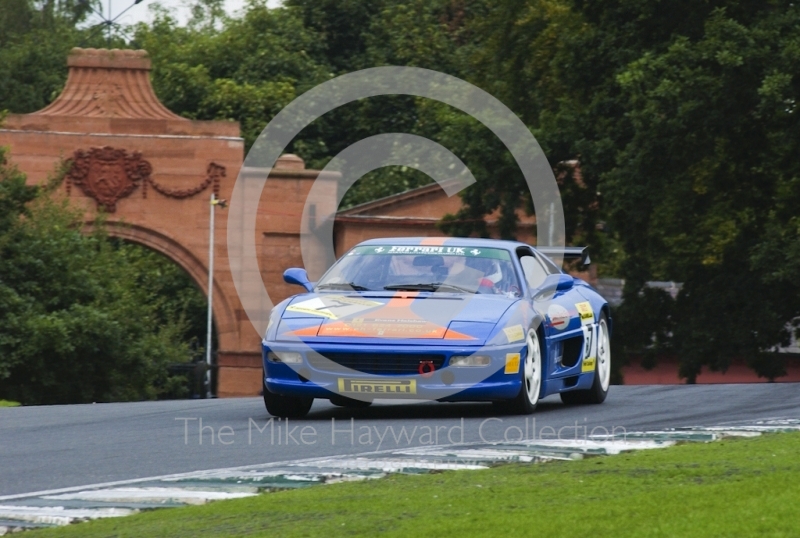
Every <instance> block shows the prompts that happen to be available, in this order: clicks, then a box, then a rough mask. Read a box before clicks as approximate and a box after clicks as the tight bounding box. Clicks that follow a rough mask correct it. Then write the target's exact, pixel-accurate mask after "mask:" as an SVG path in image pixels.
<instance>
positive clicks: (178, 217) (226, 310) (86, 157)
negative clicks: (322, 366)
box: [0, 49, 335, 396]
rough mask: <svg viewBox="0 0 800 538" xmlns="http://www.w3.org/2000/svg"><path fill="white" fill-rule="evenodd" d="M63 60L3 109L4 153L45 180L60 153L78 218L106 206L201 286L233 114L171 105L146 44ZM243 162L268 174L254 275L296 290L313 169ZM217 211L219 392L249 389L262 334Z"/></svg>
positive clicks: (238, 144)
mask: <svg viewBox="0 0 800 538" xmlns="http://www.w3.org/2000/svg"><path fill="white" fill-rule="evenodd" d="M67 63H68V65H69V76H68V79H67V83H66V85H65V87H64V90H63V91H62V93H61V95H59V96H58V98H57V99H56V100H55V101H54V102H53V103H51V104H50V105H49V106H47V107H46V108H44V109H42V110H40V111H38V112H34V113H32V114H16V115H15V114H12V115H10V116H8V117H7V118H6V121H5V123H4V125H2V126H1V127H2V128H0V145H4V146H9V148H10V159H11V162H12V163H14V164H16V165H17V166H18V167H19V168H20V170H22V171H23V172H25V173H26V174H27V176H28V181H29V182H30V183H41V182H44V181H46V180H47V179H48V177H49V176H51V175H52V174H53V173H54V171H55V170H57V169H58V168H59V167H60V166H61V163H62V162H63V161H64V159H69V162H68V163H67V164H68V170H69V171H68V174H67V176H66V179H65V181H64V184H63V186H62V187H61V191H60V194H61V195H63V196H66V197H69V199H70V203H71V204H72V205H73V206H75V207H78V208H80V209H82V210H83V211H84V212H85V220H86V222H87V224H89V225H91V223H92V222H94V221H95V220H96V217H97V214H98V211H104V212H106V213H107V216H106V217H105V218H104V222H106V225H107V226H108V228H109V233H110V234H111V235H113V236H116V237H120V238H122V239H126V240H128V241H133V242H135V243H139V244H142V245H144V246H146V247H148V248H152V249H153V250H156V251H158V252H160V253H161V254H163V255H165V256H167V257H168V258H170V259H172V260H173V261H174V262H175V263H177V264H178V265H180V266H181V267H182V268H183V269H184V270H186V272H187V273H189V275H190V276H191V277H192V278H193V279H194V281H195V282H196V283H197V284H198V285H199V286H200V288H201V290H203V293H206V290H207V289H208V266H207V263H208V250H209V244H208V241H209V236H208V228H209V202H210V196H211V193H214V194H215V195H216V196H217V197H218V198H223V199H229V198H230V195H231V192H232V190H233V184H234V180H235V179H236V178H237V176H238V175H239V172H240V169H241V167H242V162H243V159H244V141H243V140H242V138H241V137H240V136H239V125H238V124H237V123H235V122H229V121H191V120H188V119H185V118H182V117H180V116H177V115H176V114H173V113H172V112H171V111H169V110H168V109H167V108H166V107H164V105H163V104H161V103H160V102H159V101H158V99H157V98H156V96H155V94H154V92H153V89H152V87H151V86H150V78H149V71H150V60H149V58H148V57H147V53H146V52H145V51H132V50H103V49H73V50H72V52H71V53H70V56H69V58H68V60H67ZM0 108H2V103H0ZM265 123H266V120H265ZM243 172H244V173H243V174H242V178H243V180H244V181H247V180H248V178H252V177H263V176H265V175H268V176H269V178H270V181H269V182H268V183H269V184H268V185H267V188H266V189H264V192H262V193H261V203H260V206H259V210H258V211H259V214H258V220H257V222H258V224H257V226H258V229H257V231H256V232H257V237H258V238H259V239H258V241H259V242H258V243H257V245H256V250H257V253H258V256H259V263H260V266H261V277H262V280H263V282H264V283H265V284H267V285H268V286H269V288H270V294H271V296H272V297H273V300H276V301H277V300H281V299H283V298H284V297H287V296H289V295H290V294H291V293H293V292H295V291H296V290H292V289H291V288H290V287H289V286H288V285H285V284H284V283H283V282H282V277H281V275H282V272H283V270H284V269H285V268H286V267H290V266H299V265H302V260H301V255H300V250H299V242H300V241H299V239H300V234H301V233H306V232H308V229H309V228H308V223H306V224H302V223H301V222H300V221H301V215H302V206H303V201H304V200H305V197H306V194H307V193H308V191H309V189H310V187H311V184H312V183H313V182H314V181H315V180H316V179H318V175H319V173H318V172H316V171H313V170H306V169H305V165H304V164H303V161H302V160H301V159H299V158H297V157H295V156H284V157H281V159H279V160H278V163H277V164H276V166H275V168H274V169H272V170H265V169H252V170H250V169H248V170H245V171H243ZM272 179H277V180H278V181H272ZM334 188H335V186H334ZM253 195H258V194H257V193H253ZM332 199H335V196H333V197H332ZM217 215H218V216H217V218H216V219H215V236H214V243H215V250H214V252H215V256H214V258H215V260H214V266H215V274H214V287H213V289H214V317H215V321H216V326H217V334H218V343H219V347H218V351H217V357H218V367H219V371H218V384H217V390H218V396H245V395H255V394H258V393H259V391H260V390H261V353H260V341H261V338H260V335H259V334H258V333H257V332H256V330H255V329H254V328H253V325H252V324H251V323H250V320H249V319H248V317H247V315H246V314H245V312H244V309H243V308H242V305H241V302H240V301H239V297H238V295H237V293H236V289H235V287H234V285H233V279H232V276H231V273H230V268H229V263H228V253H227V248H226V240H227V232H228V227H229V226H232V227H236V226H240V225H241V223H238V222H231V220H232V219H229V218H228V215H227V214H226V213H225V211H224V210H221V211H220V212H219V213H217ZM266 307H267V305H265V309H266ZM265 315H266V313H265Z"/></svg>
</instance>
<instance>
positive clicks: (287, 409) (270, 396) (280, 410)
mask: <svg viewBox="0 0 800 538" xmlns="http://www.w3.org/2000/svg"><path fill="white" fill-rule="evenodd" d="M313 403H314V398H306V397H303V396H283V395H280V394H275V393H274V392H270V391H269V389H267V384H266V383H264V406H266V408H267V413H269V414H270V415H272V416H275V417H281V418H302V417H304V416H306V415H307V414H308V412H309V410H311V404H313Z"/></svg>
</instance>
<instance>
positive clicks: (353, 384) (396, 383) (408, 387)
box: [338, 377, 417, 394]
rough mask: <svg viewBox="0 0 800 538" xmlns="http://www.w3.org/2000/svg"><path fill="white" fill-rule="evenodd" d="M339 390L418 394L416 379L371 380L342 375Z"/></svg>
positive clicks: (357, 392) (359, 392) (366, 392)
mask: <svg viewBox="0 0 800 538" xmlns="http://www.w3.org/2000/svg"><path fill="white" fill-rule="evenodd" d="M338 381H339V392H342V393H356V394H416V393H417V382H416V380H414V379H397V380H391V381H389V380H375V381H373V380H371V379H348V378H342V377H340V378H339V379H338Z"/></svg>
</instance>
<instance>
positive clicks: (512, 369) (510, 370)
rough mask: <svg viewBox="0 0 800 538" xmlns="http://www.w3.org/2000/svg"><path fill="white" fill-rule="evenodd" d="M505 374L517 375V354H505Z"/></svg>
mask: <svg viewBox="0 0 800 538" xmlns="http://www.w3.org/2000/svg"><path fill="white" fill-rule="evenodd" d="M504 373H506V374H518V373H519V353H506V369H505V371H504Z"/></svg>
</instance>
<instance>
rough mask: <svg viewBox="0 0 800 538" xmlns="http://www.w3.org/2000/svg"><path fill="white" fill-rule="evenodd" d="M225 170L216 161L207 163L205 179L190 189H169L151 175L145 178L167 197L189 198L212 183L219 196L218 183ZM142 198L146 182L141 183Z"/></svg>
mask: <svg viewBox="0 0 800 538" xmlns="http://www.w3.org/2000/svg"><path fill="white" fill-rule="evenodd" d="M225 174H226V170H225V167H224V166H222V165H219V164H217V163H211V164H209V165H208V168H207V169H206V179H205V180H203V182H202V183H200V184H199V185H197V186H196V187H192V188H190V189H170V188H168V187H165V186H163V185H161V184H160V183H158V182H156V180H154V179H153V178H151V177H148V178H147V183H150V185H152V186H153V189H155V190H156V191H157V192H160V193H161V194H163V195H164V196H168V197H169V198H178V199H181V198H189V197H190V196H194V195H195V194H198V193H200V192H203V191H204V190H206V189H207V188H208V186H209V185H212V184H213V189H214V194H215V195H216V196H219V183H220V181H221V180H222V178H224V177H225ZM142 198H147V184H146V183H145V184H144V185H143V189H142Z"/></svg>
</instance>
